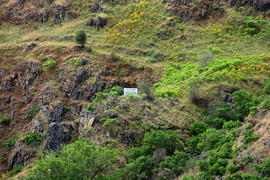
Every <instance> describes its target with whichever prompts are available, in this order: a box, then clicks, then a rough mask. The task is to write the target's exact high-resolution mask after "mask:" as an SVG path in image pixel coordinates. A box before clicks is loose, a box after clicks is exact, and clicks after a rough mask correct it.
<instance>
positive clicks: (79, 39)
mask: <svg viewBox="0 0 270 180" xmlns="http://www.w3.org/2000/svg"><path fill="white" fill-rule="evenodd" d="M75 41H76V43H78V44H80V45H81V46H82V47H84V44H85V42H86V33H85V31H84V30H79V31H77V32H76V35H75Z"/></svg>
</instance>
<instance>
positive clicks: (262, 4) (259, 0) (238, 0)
mask: <svg viewBox="0 0 270 180" xmlns="http://www.w3.org/2000/svg"><path fill="white" fill-rule="evenodd" d="M227 2H228V3H229V4H230V5H231V6H236V7H237V8H239V7H241V6H251V7H254V9H256V10H257V11H268V10H269V9H270V2H269V1H268V0H256V1H253V0H247V1H242V0H227Z"/></svg>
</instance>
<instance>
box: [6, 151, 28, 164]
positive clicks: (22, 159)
mask: <svg viewBox="0 0 270 180" xmlns="http://www.w3.org/2000/svg"><path fill="white" fill-rule="evenodd" d="M30 158H31V152H30V151H29V150H28V149H25V148H20V149H19V150H17V151H16V152H14V153H13V154H12V155H11V156H10V158H9V160H8V167H9V168H10V169H12V168H13V166H14V165H17V164H22V165H27V163H28V161H29V160H30Z"/></svg>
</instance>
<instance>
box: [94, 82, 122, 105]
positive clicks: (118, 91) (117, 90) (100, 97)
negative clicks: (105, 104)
mask: <svg viewBox="0 0 270 180" xmlns="http://www.w3.org/2000/svg"><path fill="white" fill-rule="evenodd" d="M122 94H124V88H122V87H119V86H114V87H112V88H111V89H105V90H104V91H103V92H98V93H96V98H95V100H94V102H99V101H101V100H103V99H106V98H107V96H109V95H110V96H113V95H122Z"/></svg>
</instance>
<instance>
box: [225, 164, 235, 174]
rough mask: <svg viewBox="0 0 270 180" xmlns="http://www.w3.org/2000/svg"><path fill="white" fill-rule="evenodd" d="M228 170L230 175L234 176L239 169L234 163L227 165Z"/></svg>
mask: <svg viewBox="0 0 270 180" xmlns="http://www.w3.org/2000/svg"><path fill="white" fill-rule="evenodd" d="M226 170H227V172H228V173H230V174H232V173H235V172H236V171H237V167H236V166H235V165H234V164H233V163H230V164H228V165H227V167H226Z"/></svg>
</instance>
